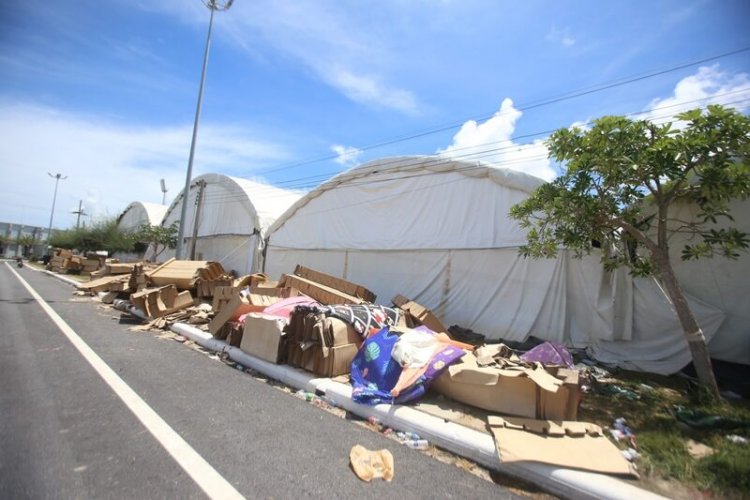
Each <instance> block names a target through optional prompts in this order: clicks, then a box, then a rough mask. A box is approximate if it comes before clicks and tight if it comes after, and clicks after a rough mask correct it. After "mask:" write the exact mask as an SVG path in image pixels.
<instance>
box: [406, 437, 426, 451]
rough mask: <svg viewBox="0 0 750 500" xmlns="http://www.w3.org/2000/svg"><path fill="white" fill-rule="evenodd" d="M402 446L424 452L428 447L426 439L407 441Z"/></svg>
mask: <svg viewBox="0 0 750 500" xmlns="http://www.w3.org/2000/svg"><path fill="white" fill-rule="evenodd" d="M404 444H405V445H406V446H408V447H409V448H411V449H412V450H426V449H427V448H428V447H429V446H430V443H429V442H428V441H427V440H426V439H409V440H408V441H405V442H404Z"/></svg>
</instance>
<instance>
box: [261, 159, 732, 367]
mask: <svg viewBox="0 0 750 500" xmlns="http://www.w3.org/2000/svg"><path fill="white" fill-rule="evenodd" d="M542 183H543V181H542V180H541V179H537V178H535V177H532V176H529V175H526V174H523V173H519V172H516V171H511V170H507V169H502V168H495V167H489V166H486V165H481V164H477V163H473V162H472V163H469V162H461V161H454V160H447V159H444V158H435V157H407V158H391V159H384V160H379V161H375V162H371V163H368V164H365V165H363V166H361V167H358V168H355V169H352V170H350V171H347V172H344V173H343V174H340V175H338V176H336V177H334V178H332V179H331V180H330V181H328V182H326V183H324V184H322V185H321V186H320V187H318V188H317V189H315V190H313V191H312V192H310V193H309V194H308V195H307V196H305V197H303V198H301V199H300V200H299V201H297V202H296V203H295V204H294V205H293V206H292V207H291V208H290V209H289V210H287V212H285V213H284V214H283V215H282V216H280V217H279V218H278V219H277V220H276V222H275V223H274V224H273V225H272V226H271V228H270V229H269V232H268V248H267V255H266V261H265V272H266V273H268V274H270V275H271V276H272V277H278V276H279V275H281V274H282V273H285V272H290V271H292V270H293V269H294V267H295V265H297V264H302V265H305V266H308V267H312V268H315V269H318V270H320V271H323V272H327V273H330V274H333V275H336V276H341V277H343V278H345V279H348V280H350V281H354V282H357V283H361V284H363V285H365V286H367V287H368V288H369V289H371V290H372V291H373V292H375V293H376V294H377V295H378V302H379V303H384V304H386V303H390V300H391V298H392V297H393V296H395V295H396V294H402V295H405V296H407V297H410V298H412V299H414V300H416V301H418V302H420V303H422V304H423V305H425V306H427V307H429V308H431V309H432V310H433V311H434V312H435V313H436V314H437V315H438V317H440V318H441V319H442V320H443V322H444V323H445V324H446V325H447V326H450V325H454V324H456V325H459V326H462V327H465V328H471V329H472V330H475V331H477V332H480V333H483V334H485V335H486V336H487V338H488V339H490V340H498V339H506V340H523V339H525V338H527V337H528V336H530V335H533V336H535V337H539V338H543V339H549V340H557V341H564V342H567V343H569V344H573V345H576V346H579V347H583V346H590V347H592V349H594V352H595V353H597V354H601V355H602V356H609V357H608V358H607V360H608V361H613V359H611V358H612V357H615V358H617V361H618V362H627V363H629V366H631V367H638V368H640V369H646V370H650V371H655V372H659V373H670V372H674V371H677V370H679V369H680V368H682V367H683V366H684V365H685V364H686V362H687V361H686V360H689V352H688V348H687V344H686V342H685V340H684V337H683V334H682V330H681V328H680V325H679V323H678V321H677V319H676V317H675V316H674V313H673V311H672V310H671V307H670V306H669V303H668V302H667V301H666V299H665V298H664V295H663V293H662V292H661V291H660V290H659V289H658V287H655V284H654V282H653V281H649V280H635V281H634V280H632V279H631V278H630V277H629V276H628V275H627V273H626V272H624V271H623V272H618V273H616V274H606V273H604V272H603V271H602V269H601V266H600V264H599V261H598V259H596V258H595V257H588V258H586V259H584V260H577V259H573V258H571V257H570V256H569V255H568V253H567V252H565V251H561V252H560V254H559V257H558V258H557V259H543V260H531V259H524V258H522V257H520V256H519V255H518V246H519V245H520V244H522V243H523V242H524V241H525V233H524V231H523V230H522V229H521V228H520V227H519V226H518V224H517V223H516V222H515V221H514V220H512V219H510V218H509V217H508V215H507V214H508V211H509V210H510V208H511V207H512V206H513V205H514V204H516V203H518V202H520V201H522V200H523V199H525V198H526V197H527V196H528V195H529V194H530V193H531V192H532V191H533V190H534V189H535V188H536V187H537V186H539V185H541V184H542ZM696 311H697V313H698V315H699V318H700V319H701V320H702V321H703V327H704V331H705V333H706V335H707V337H709V338H710V337H711V336H712V335H713V333H714V332H715V331H716V328H718V326H719V324H720V323H721V319H722V318H723V315H722V313H721V312H720V311H718V310H716V309H715V308H711V307H710V306H706V307H701V308H698V309H696ZM686 356H687V357H686Z"/></svg>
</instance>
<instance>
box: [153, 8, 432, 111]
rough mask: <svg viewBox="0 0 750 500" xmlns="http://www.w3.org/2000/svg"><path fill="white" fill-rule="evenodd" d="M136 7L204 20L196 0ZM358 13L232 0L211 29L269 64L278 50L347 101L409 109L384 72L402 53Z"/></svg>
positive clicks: (407, 98)
mask: <svg viewBox="0 0 750 500" xmlns="http://www.w3.org/2000/svg"><path fill="white" fill-rule="evenodd" d="M142 8H144V9H146V10H152V11H161V12H166V13H168V14H169V15H172V16H174V17H175V18H177V19H179V20H180V21H181V22H185V23H189V24H195V25H196V26H205V25H206V23H207V17H208V13H207V11H206V9H205V8H203V6H202V5H200V2H195V3H192V2H190V6H189V7H187V6H186V5H185V2H184V0H162V1H160V2H156V3H154V2H150V3H148V4H143V5H142ZM361 15H362V10H361V9H359V8H354V9H350V8H348V7H347V6H346V5H343V4H341V3H340V2H328V3H322V2H284V1H279V0H254V1H252V2H235V3H234V4H233V5H232V8H231V10H230V11H228V12H226V13H221V14H220V16H219V17H217V19H216V22H217V25H216V30H215V32H214V34H215V36H216V37H224V38H228V39H230V41H231V43H232V44H233V45H234V46H237V47H240V48H242V49H243V50H245V51H246V52H247V53H248V54H249V55H250V57H254V58H258V59H263V60H265V61H266V62H268V63H269V64H274V63H273V62H270V61H273V60H274V59H277V58H278V57H279V55H280V56H281V57H282V58H291V59H294V60H295V61H297V62H299V63H301V64H302V65H304V66H305V67H307V68H308V69H309V71H310V72H311V73H312V74H313V75H315V77H316V78H318V79H319V80H321V81H323V82H324V83H325V84H327V85H330V86H332V87H334V88H336V89H337V90H338V91H339V92H341V93H342V94H343V95H345V96H346V97H347V98H348V99H351V100H352V101H355V102H359V103H363V104H367V105H370V106H378V107H384V108H390V109H394V110H397V111H401V112H404V113H414V112H415V111H416V110H417V108H418V107H419V105H418V102H417V99H416V97H415V96H414V94H413V93H412V92H411V91H409V90H408V89H403V88H400V87H399V85H398V84H396V83H394V82H393V81H392V80H393V77H392V76H390V75H389V73H391V72H393V71H394V67H396V66H397V63H398V62H399V61H400V59H401V58H402V57H403V55H402V54H400V53H396V52H394V51H392V50H390V49H389V48H388V44H389V39H388V37H385V36H383V33H374V32H369V31H368V30H367V29H365V28H364V26H365V25H364V24H362V22H361V19H360V18H358V16H361ZM353 26H356V27H357V28H356V29H353Z"/></svg>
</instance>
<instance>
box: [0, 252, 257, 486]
mask: <svg viewBox="0 0 750 500" xmlns="http://www.w3.org/2000/svg"><path fill="white" fill-rule="evenodd" d="M6 265H7V263H6ZM8 268H9V269H10V270H11V271H12V272H13V274H15V275H16V277H17V278H18V280H19V281H20V282H21V283H22V284H23V286H24V287H26V290H28V291H29V293H30V294H31V295H32V296H33V297H34V299H35V300H36V301H37V302H38V303H39V305H41V306H42V309H44V311H45V312H46V313H47V314H48V315H49V317H50V318H52V321H54V322H55V324H56V325H57V326H58V328H60V330H61V331H62V332H63V333H64V334H65V336H66V337H68V340H70V342H71V344H73V346H75V348H76V349H78V352H80V353H81V355H82V356H83V357H84V359H86V361H88V362H89V364H90V365H91V366H92V367H93V368H94V370H96V372H97V373H98V374H99V376H101V377H102V378H103V379H104V381H105V382H106V383H107V384H108V385H109V386H110V387H111V388H112V390H113V391H114V392H115V394H117V395H118V396H119V397H120V399H121V400H122V401H123V402H124V403H125V405H126V406H127V407H128V408H129V409H130V411H132V412H133V414H135V416H136V417H137V418H138V420H140V421H141V423H142V424H143V425H144V426H145V427H146V429H148V430H149V432H151V434H153V436H154V437H155V438H156V440H157V441H159V443H161V445H162V446H163V447H164V449H166V450H167V451H168V452H169V454H170V455H172V458H174V459H175V461H176V462H177V463H178V464H179V465H180V466H181V467H182V468H183V469H184V470H185V472H186V473H187V474H188V475H189V476H190V477H191V478H192V479H193V481H195V482H196V484H198V486H200V488H201V489H202V490H203V491H204V492H205V493H206V495H208V496H209V497H210V498H221V499H222V500H223V499H234V498H244V497H243V496H242V495H241V494H240V493H239V492H238V491H237V490H236V489H235V488H234V486H232V485H231V484H230V483H229V482H228V481H227V480H226V479H224V478H223V477H222V476H221V474H219V473H218V472H217V471H216V469H214V468H213V467H212V466H211V464H209V463H208V462H206V460H205V459H204V458H203V457H201V456H200V455H199V454H198V452H196V451H195V450H194V449H193V448H192V447H191V446H190V445H189V444H188V443H187V441H185V440H184V439H182V436H180V435H179V434H177V432H176V431H175V430H174V429H172V428H171V427H170V426H169V424H167V423H166V422H165V421H164V419H162V418H161V417H160V416H159V415H158V414H157V413H156V412H155V411H154V410H153V409H152V408H151V407H150V406H149V405H148V404H147V403H146V402H145V401H144V400H143V399H141V397H140V396H139V395H138V394H137V393H136V392H135V391H134V390H133V389H131V388H130V386H129V385H128V384H126V383H125V381H124V380H122V379H121V378H120V377H119V376H118V375H117V374H116V373H115V372H114V371H113V370H112V368H110V367H109V365H107V364H106V363H105V362H104V360H102V358H100V357H99V355H98V354H96V353H95V352H94V351H93V349H91V348H90V347H89V346H88V344H86V342H84V341H83V339H82V338H81V337H79V336H78V334H77V333H76V332H75V331H74V330H73V329H72V328H71V327H70V326H69V325H68V324H67V323H66V322H65V320H63V319H62V318H61V317H60V315H58V314H57V313H56V312H55V311H54V310H53V309H52V307H50V305H49V304H47V302H45V300H44V299H43V298H42V297H41V295H39V294H38V293H37V292H36V290H34V289H33V288H31V285H29V284H28V283H27V282H26V281H25V280H24V279H23V278H22V277H21V276H20V275H19V274H18V273H17V272H16V271H15V270H14V269H13V268H12V267H10V266H9V265H8Z"/></svg>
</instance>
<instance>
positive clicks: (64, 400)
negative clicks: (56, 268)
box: [0, 263, 515, 499]
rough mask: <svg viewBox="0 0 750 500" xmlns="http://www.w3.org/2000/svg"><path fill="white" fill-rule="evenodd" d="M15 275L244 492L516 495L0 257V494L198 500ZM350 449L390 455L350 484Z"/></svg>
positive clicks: (190, 483) (197, 491)
mask: <svg viewBox="0 0 750 500" xmlns="http://www.w3.org/2000/svg"><path fill="white" fill-rule="evenodd" d="M14 271H16V272H18V273H19V274H20V276H21V277H22V278H23V279H24V280H26V281H27V282H28V283H29V284H30V285H31V287H32V288H33V289H34V290H36V292H37V293H38V294H40V295H41V296H42V297H43V298H44V300H45V301H46V302H47V303H48V304H49V305H50V306H51V307H52V309H54V311H55V312H56V313H57V314H58V315H59V316H60V317H61V318H62V319H63V320H64V321H65V322H66V323H67V324H68V325H69V326H70V327H71V328H72V329H73V330H74V331H75V333H76V334H77V335H78V336H80V338H81V339H82V340H83V341H84V342H85V343H86V344H88V346H89V347H91V349H93V351H94V352H96V354H98V356H99V357H100V358H101V359H102V360H103V361H104V362H105V363H106V364H107V365H108V366H109V367H110V368H112V370H114V372H115V373H116V374H117V375H119V377H120V378H121V379H122V380H123V381H124V382H125V383H126V384H127V385H128V386H129V387H130V388H132V389H133V391H135V393H137V395H139V396H140V398H142V399H143V401H145V403H146V404H147V405H148V406H149V407H150V408H151V409H153V410H154V411H155V412H156V413H157V414H158V415H159V416H160V417H161V418H162V419H163V420H164V421H165V422H166V423H167V424H168V426H169V427H171V429H173V430H174V431H175V432H176V433H177V434H179V436H181V437H182V439H184V440H185V441H186V442H187V443H188V444H189V445H190V446H191V447H192V448H193V449H194V450H195V451H196V452H197V453H198V454H199V455H200V456H201V457H202V458H203V459H204V460H205V461H206V462H208V464H210V465H211V466H212V467H213V468H214V469H215V470H216V472H218V474H219V475H220V476H221V477H223V478H224V479H225V480H226V481H228V483H230V484H231V486H233V487H234V488H235V489H236V490H237V491H238V492H239V493H240V494H241V495H242V496H244V497H246V498H303V497H305V498H326V499H328V498H381V499H382V498H515V497H514V495H513V494H512V493H510V492H509V491H508V490H506V489H504V488H503V487H501V486H498V485H495V484H493V483H490V482H488V481H485V480H482V479H480V478H478V477H476V476H474V475H471V474H469V473H467V472H465V471H463V470H462V469H459V468H457V467H455V466H452V465H449V464H444V463H442V462H438V461H436V460H434V459H432V458H430V457H429V456H427V455H425V454H423V453H420V452H418V451H415V450H411V449H409V448H407V447H405V446H402V445H399V444H398V443H396V442H395V441H393V440H390V439H387V438H385V437H384V436H381V435H379V434H377V433H374V432H371V431H368V430H367V429H365V428H363V427H362V426H359V425H355V424H353V423H352V422H348V421H346V420H343V419H341V418H338V417H337V416H335V415H332V414H330V413H328V412H326V411H323V410H320V409H318V408H316V407H314V406H313V405H310V404H308V403H306V402H304V401H302V400H300V399H297V398H295V397H293V396H291V395H289V394H286V393H284V392H282V391H279V390H278V389H276V388H274V387H271V386H270V385H268V384H266V383H264V382H262V381H259V380H257V379H255V378H253V377H252V376H249V375H247V374H245V373H243V372H240V371H238V370H234V369H231V368H230V367H228V366H227V365H225V364H223V363H221V362H218V361H216V360H214V359H212V358H211V357H209V356H207V355H205V354H203V353H200V352H198V351H196V350H194V349H190V348H187V347H185V346H184V345H182V344H180V343H178V342H175V341H173V340H171V339H164V338H159V336H158V335H154V334H153V333H151V332H147V333H136V332H132V331H128V327H130V326H132V325H131V324H128V322H127V321H125V320H124V318H123V317H121V315H120V313H119V312H116V311H114V310H112V309H110V308H108V307H103V306H101V305H100V304H97V303H95V302H93V301H92V300H91V299H90V298H86V297H77V296H74V295H73V293H72V292H73V288H72V287H71V286H70V285H67V284H65V283H64V282H62V281H60V280H57V279H55V278H54V277H51V276H49V275H47V274H44V273H41V272H37V271H34V270H32V269H29V268H27V267H24V268H22V269H16V268H15V267H13V268H11V267H10V264H6V263H0V498H14V499H23V498H34V499H39V498H181V499H182V498H196V497H197V498H204V497H205V496H206V493H205V492H204V490H203V489H201V488H200V487H199V486H198V484H197V483H196V481H195V480H194V479H193V477H194V476H191V475H190V474H189V473H188V472H186V469H185V468H183V467H182V466H181V465H180V464H178V462H177V461H176V460H175V458H174V457H173V456H172V455H170V454H169V453H168V452H167V451H166V449H165V448H164V446H162V444H160V442H159V441H157V439H156V438H155V437H154V435H152V433H151V432H149V430H147V428H146V427H145V426H144V424H143V423H142V422H141V420H139V419H138V418H136V416H135V415H134V413H133V412H132V411H131V410H130V409H129V408H128V407H127V406H126V405H125V404H124V403H123V400H122V399H121V398H120V397H119V396H118V395H117V394H116V393H115V392H114V391H113V390H112V389H111V388H110V386H109V385H107V383H105V382H104V380H103V379H102V377H101V376H100V375H99V374H98V373H97V371H95V369H94V368H93V367H92V366H91V365H90V364H89V363H88V362H87V361H86V360H85V358H84V357H83V356H82V354H81V353H80V352H79V351H78V350H77V349H76V348H75V347H74V345H73V344H72V343H71V341H70V340H69V338H68V337H66V336H65V335H64V334H63V332H62V331H61V329H60V327H59V326H58V325H57V324H55V322H53V320H52V319H51V318H50V316H49V315H48V314H47V313H46V312H45V311H44V309H43V308H42V307H41V306H40V304H39V303H38V302H37V301H36V300H35V299H34V297H33V296H32V294H31V293H30V292H29V291H28V290H27V289H26V288H25V287H24V286H23V285H22V283H21V281H20V280H19V279H18V277H16V275H15V273H14ZM355 444H361V445H363V446H364V447H366V448H369V449H372V450H376V449H381V448H387V449H389V450H390V451H391V453H392V454H393V456H394V462H395V477H394V479H393V481H392V482H390V483H387V482H385V481H382V480H376V481H373V482H372V483H365V482H362V481H360V480H359V479H358V478H357V477H356V476H355V475H354V473H353V472H352V471H351V469H350V467H349V451H350V449H351V448H352V446H354V445H355Z"/></svg>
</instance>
